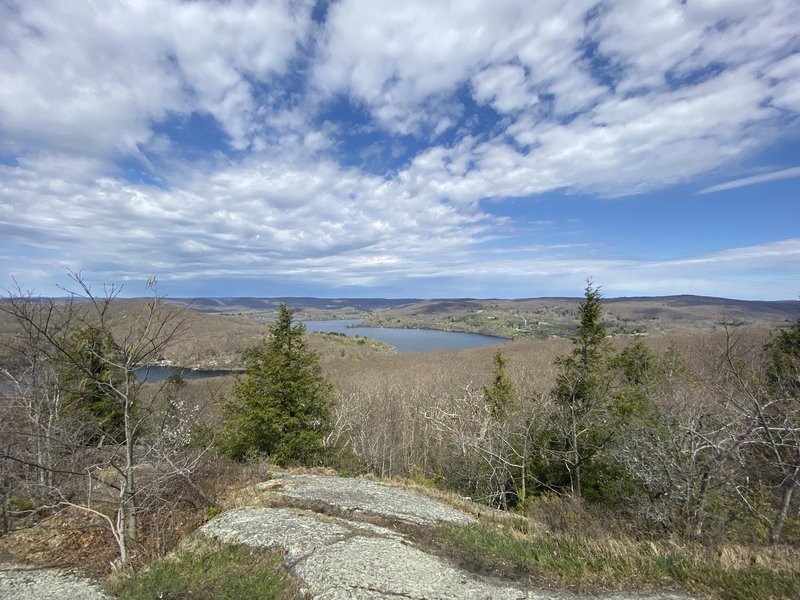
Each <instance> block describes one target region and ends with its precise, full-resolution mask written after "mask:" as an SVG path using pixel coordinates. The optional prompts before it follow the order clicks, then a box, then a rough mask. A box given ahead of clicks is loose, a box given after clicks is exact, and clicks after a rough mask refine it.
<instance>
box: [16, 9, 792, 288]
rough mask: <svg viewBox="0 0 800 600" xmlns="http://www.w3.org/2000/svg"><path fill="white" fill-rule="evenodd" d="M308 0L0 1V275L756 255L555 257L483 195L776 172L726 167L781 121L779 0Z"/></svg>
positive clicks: (491, 266)
mask: <svg viewBox="0 0 800 600" xmlns="http://www.w3.org/2000/svg"><path fill="white" fill-rule="evenodd" d="M315 9H319V7H318V6H316V3H315V2H313V1H312V0H279V1H270V2H267V1H255V2H253V1H245V0H231V1H229V2H224V3H221V2H212V1H198V2H177V1H174V2H161V1H157V0H138V1H136V2H133V1H129V0H115V1H113V2H104V3H80V4H74V3H69V4H68V3H64V2H57V1H55V0H45V1H42V2H36V3H28V2H3V3H0V75H1V76H2V81H3V85H2V86H0V210H2V214H0V231H2V238H1V241H0V256H3V260H4V264H7V265H9V268H8V269H9V273H11V272H14V273H20V274H24V273H29V274H31V276H32V277H34V278H36V279H41V280H42V281H44V280H46V279H47V277H48V276H53V275H54V274H55V273H57V272H58V271H59V270H63V268H64V267H65V265H68V266H70V267H73V268H83V269H89V270H92V271H94V272H97V273H102V274H103V276H107V277H108V278H109V279H114V278H116V277H118V276H119V277H140V276H146V275H148V274H151V273H153V272H158V273H160V274H162V278H164V279H169V278H172V279H174V280H178V279H193V278H195V279H200V278H209V277H234V276H236V277H243V278H258V277H264V276H267V275H268V276H270V277H278V278H280V277H286V278H296V279H304V280H307V281H309V282H311V283H314V284H318V285H322V286H325V285H327V286H342V285H352V286H365V287H370V286H374V287H376V288H381V289H386V287H385V286H387V285H389V282H394V283H392V285H395V286H400V287H402V285H403V283H402V282H404V281H410V282H417V283H418V282H419V281H420V280H425V281H426V283H425V287H424V288H418V289H427V290H434V287H435V285H434V283H431V282H435V281H436V280H437V279H439V280H442V278H444V276H445V274H446V276H447V279H448V281H450V280H453V281H454V279H453V278H458V281H459V284H458V285H472V284H474V285H475V286H476V291H474V292H473V293H476V294H477V293H479V291H478V290H477V286H485V287H484V289H488V290H491V289H501V288H502V289H509V290H511V287H508V286H507V285H506V284H503V283H502V281H503V280H504V278H506V277H507V278H510V279H511V278H515V279H516V280H517V281H519V280H520V279H522V278H526V279H527V281H528V282H529V283H530V285H531V287H532V288H534V289H535V288H536V286H537V285H540V284H541V285H544V283H543V282H544V281H546V280H549V281H551V282H554V283H553V284H552V285H561V284H562V283H563V284H566V282H568V281H569V282H570V285H571V287H573V286H572V281H573V279H574V277H576V276H580V277H583V276H584V275H585V273H586V271H587V268H588V269H589V270H594V272H595V273H597V276H598V279H600V278H601V275H600V274H601V273H602V274H603V275H604V276H606V277H607V278H608V280H609V282H610V284H605V282H604V284H605V285H606V287H607V288H609V289H610V288H612V287H613V286H614V285H616V283H613V284H611V282H619V285H618V289H620V290H633V289H635V287H636V285H637V283H636V282H637V281H639V282H650V283H652V282H653V281H662V282H671V283H670V285H672V284H674V285H676V286H678V287H680V286H681V285H684V284H685V285H686V286H691V289H693V290H696V291H703V290H706V289H712V288H714V286H721V287H718V288H717V289H720V290H731V291H735V290H734V287H735V285H734V280H735V278H736V273H740V274H741V277H742V281H746V280H748V278H754V277H755V270H754V269H755V268H754V267H751V266H748V265H750V263H748V262H747V261H745V259H744V258H741V259H740V258H737V259H735V260H733V259H732V260H728V261H727V262H725V264H726V265H734V266H733V267H731V269H733V270H731V271H730V272H729V277H730V281H727V280H726V281H724V282H723V281H720V280H719V278H718V277H717V273H718V272H717V271H716V269H717V266H714V267H710V266H709V265H711V262H709V261H708V260H706V258H708V257H716V258H715V260H717V259H719V260H720V261H721V260H722V259H721V257H725V256H735V257H741V256H742V254H741V253H738V252H739V251H737V250H730V248H720V249H719V252H718V253H716V254H714V253H712V254H708V255H704V257H705V258H703V257H695V259H697V262H696V263H693V262H680V263H679V262H669V261H667V262H666V263H663V264H662V263H659V264H655V263H652V264H651V263H638V262H635V261H634V262H626V261H624V260H619V259H615V260H613V261H611V260H605V261H604V260H602V259H599V258H597V257H596V256H595V255H594V254H591V253H589V252H588V250H587V252H586V253H583V252H582V251H578V250H575V249H576V248H577V249H579V248H585V246H583V245H581V244H580V243H578V244H573V245H571V246H570V247H571V248H572V249H573V250H570V251H569V252H567V253H566V254H564V246H563V244H559V243H557V242H555V241H553V240H552V239H548V240H547V241H546V242H544V241H541V242H540V243H536V240H535V239H533V240H531V239H526V240H524V242H522V244H521V245H520V246H517V245H516V242H515V241H513V240H512V238H514V236H515V235H516V234H515V233H513V232H514V231H518V230H519V224H518V223H517V222H516V218H517V215H514V214H508V215H504V214H503V210H502V209H501V208H500V207H501V205H502V203H503V202H505V201H507V200H508V199H513V198H524V199H526V201H527V202H528V203H529V204H530V206H532V207H535V206H536V203H537V202H538V201H539V200H538V198H539V197H541V196H542V195H545V194H548V193H551V192H554V191H561V192H564V193H567V194H570V193H580V194H591V195H595V196H601V197H624V196H635V195H639V194H644V193H647V192H651V191H658V190H663V189H665V188H669V187H670V186H673V185H674V184H677V183H689V182H692V181H693V180H694V179H695V178H698V177H699V176H703V175H706V174H708V173H711V172H713V173H715V175H719V174H723V176H728V177H729V179H731V181H729V182H728V183H723V184H720V185H717V186H712V187H710V188H706V189H705V190H703V192H704V193H708V192H712V191H721V190H724V189H732V188H733V187H739V186H744V185H756V184H758V183H762V182H765V181H772V180H775V179H778V178H784V179H785V178H789V177H795V176H796V173H795V171H796V168H793V169H786V170H783V171H779V172H772V173H768V174H758V175H755V176H751V177H744V178H742V177H740V176H738V173H739V172H737V171H735V170H733V169H735V168H736V166H737V165H739V164H742V163H743V162H744V161H746V160H747V159H750V158H752V157H755V156H758V153H759V152H760V151H762V150H764V149H766V148H769V147H771V146H773V145H774V144H776V143H778V142H780V141H782V140H784V141H785V140H791V139H793V138H796V136H797V131H796V122H797V117H798V113H800V96H798V89H800V85H798V82H800V58H799V57H800V54H798V52H797V48H798V41H799V37H798V34H797V31H798V25H800V7H798V6H797V4H796V2H792V1H791V0H771V1H769V2H764V1H763V0H733V1H731V2H718V1H715V0H693V1H692V2H687V3H680V2H674V1H671V0H663V1H662V0H659V1H654V2H644V3H630V2H612V1H609V2H602V3H597V2H596V1H595V0H585V1H584V0H579V1H576V2H569V3H567V4H566V5H565V4H564V3H563V2H560V1H556V0H545V1H542V2H536V3H532V2H523V1H519V0H496V1H494V2H470V3H463V2H455V1H443V2H434V3H432V2H428V1H425V0H409V1H407V2H400V3H398V2H376V1H374V0H341V1H340V2H336V3H331V4H330V5H329V6H328V7H327V12H326V13H325V15H324V17H321V16H320V14H318V13H317V12H315ZM387 148H388V149H389V150H387ZM749 172H750V173H752V172H753V171H752V170H750V171H749ZM725 174H730V175H725ZM487 199H488V200H493V201H494V204H493V205H492V206H490V207H489V208H486V206H487V205H486V204H485V203H482V202H483V201H486V200H487ZM530 210H531V211H532V212H531V215H532V218H533V219H535V214H534V213H535V208H531V209H530ZM531 235H536V234H531ZM491 244H494V245H493V246H492V245H491ZM770 244H775V247H776V248H778V247H780V248H783V247H784V246H782V245H781V244H788V245H789V246H791V245H792V244H795V245H796V240H789V241H780V240H771V241H770V240H766V241H765V245H764V246H763V247H764V248H772V247H773V246H772V245H770ZM728 245H729V246H731V247H732V248H736V247H738V246H739V245H740V244H737V243H735V241H731V242H730V243H729V244H728ZM490 247H491V248H494V249H495V250H497V252H494V251H492V252H490V251H489V250H488V248H490ZM791 247H794V246H791ZM559 248H560V249H559ZM759 248H760V247H759ZM532 249H535V251H534V250H532ZM557 249H558V250H557ZM595 250H596V251H599V250H598V249H597V248H595ZM728 250H730V252H732V254H726V252H728ZM517 255H519V256H517ZM789 255H791V253H790V254H789ZM783 256H785V255H783V254H782V255H780V256H779V255H777V254H769V253H766V252H765V253H764V254H763V256H762V257H761V258H760V259H759V260H760V261H761V262H758V268H765V269H766V268H768V267H769V268H772V269H776V271H775V272H777V273H784V275H785V273H786V268H787V267H785V261H784V258H782V257H783ZM792 256H793V255H792ZM701 258H702V260H701ZM676 261H677V259H676ZM753 264H755V263H753ZM678 268H680V269H689V270H692V273H690V274H689V275H683V276H679V275H678V273H677V271H676V270H677V269H678ZM726 268H727V267H726ZM736 269H740V271H736ZM620 270H622V271H624V272H625V273H627V274H631V273H633V274H635V275H636V277H627V276H626V277H624V278H623V277H620V276H618V275H616V273H617V272H619V271H620ZM711 273H714V275H712V274H711ZM781 277H783V275H781ZM548 278H550V279H548ZM680 282H683V283H680ZM417 283H415V284H414V285H417ZM409 285H411V284H409ZM453 285H455V284H453ZM653 285H656V284H653ZM658 285H661V284H658ZM658 285H656V287H658ZM666 285H667V284H664V286H666ZM742 285H745V284H744V283H743V284H742ZM775 285H776V286H777V287H775V288H774V289H776V290H784V289H788V287H787V286H788V284H786V285H783V284H778V283H776V284H775ZM381 286H383V287H381ZM503 286H506V287H505V288H504V287H503ZM726 286H728V287H726ZM662 287H663V286H662ZM514 289H516V290H519V289H520V288H519V285H517V286H516V287H514ZM576 289H580V282H578V287H577V288H576ZM683 289H686V288H681V289H677V288H676V289H673V290H671V291H681V290H683ZM754 289H755V288H754ZM762 289H763V286H762ZM653 291H654V292H662V291H665V292H666V291H670V290H662V289H660V288H659V289H655V288H653ZM437 293H439V294H444V293H446V292H445V291H444V288H442V291H440V292H437ZM464 293H467V292H466V291H465V292H464ZM509 293H511V292H509ZM776 293H778V292H777V291H776ZM780 293H783V292H780ZM513 294H516V295H518V294H519V292H514V293H513ZM513 294H512V295H513ZM401 295H402V294H401ZM406 295H408V294H406ZM733 295H736V294H733ZM785 295H788V296H793V295H796V292H794V293H788V294H785Z"/></svg>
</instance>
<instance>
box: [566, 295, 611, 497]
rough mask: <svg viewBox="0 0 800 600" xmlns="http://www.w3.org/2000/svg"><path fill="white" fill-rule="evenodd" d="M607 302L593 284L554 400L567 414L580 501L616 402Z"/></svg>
mask: <svg viewBox="0 0 800 600" xmlns="http://www.w3.org/2000/svg"><path fill="white" fill-rule="evenodd" d="M601 299H602V296H601V294H600V289H599V288H598V287H595V286H594V284H593V283H592V281H591V280H589V281H587V282H586V289H585V300H584V301H583V302H582V303H581V304H580V306H579V307H578V316H579V322H578V328H577V330H576V331H575V334H574V335H573V337H572V342H573V346H574V348H573V350H572V353H571V354H569V355H568V356H566V357H559V358H558V359H557V360H556V365H557V366H559V367H560V373H559V375H558V378H557V380H556V386H555V389H554V390H553V397H554V399H555V401H556V402H557V404H558V405H559V406H561V408H562V410H563V412H564V414H565V424H566V430H567V431H566V433H567V435H566V449H567V450H566V455H565V459H564V463H565V464H566V465H567V467H568V469H569V471H570V473H569V475H570V480H571V485H572V492H573V494H574V495H575V497H578V498H580V496H581V486H582V474H583V470H584V467H585V466H586V464H587V463H588V462H589V461H590V460H591V459H592V457H593V456H594V455H595V454H596V453H597V452H598V451H599V449H600V447H601V446H602V445H603V443H604V441H605V440H606V439H607V436H608V435H609V432H608V425H609V423H608V419H607V410H608V408H609V405H610V402H611V400H612V396H611V390H610V389H609V388H610V383H611V381H610V377H609V373H608V371H609V367H610V360H611V357H612V355H613V349H612V348H611V344H610V343H609V341H608V337H607V334H606V328H605V325H604V324H603V308H602V303H601Z"/></svg>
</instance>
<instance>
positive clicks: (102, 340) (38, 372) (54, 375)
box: [0, 273, 186, 565]
mask: <svg viewBox="0 0 800 600" xmlns="http://www.w3.org/2000/svg"><path fill="white" fill-rule="evenodd" d="M70 278H71V280H72V282H73V284H74V285H75V286H77V290H75V291H70V290H65V291H66V292H67V294H68V296H67V298H66V299H64V300H56V299H52V298H37V297H34V296H33V295H32V294H31V293H29V292H23V291H22V289H21V288H19V287H17V289H16V290H15V291H12V292H10V293H9V294H8V295H7V297H6V298H4V301H3V302H2V303H0V312H3V313H5V314H7V315H9V316H10V317H11V318H12V319H13V320H14V321H15V322H16V323H17V327H18V329H19V331H20V335H19V336H18V339H19V345H18V348H17V349H16V353H17V355H18V356H21V357H22V360H21V361H20V362H21V363H22V365H23V366H25V367H27V370H26V371H25V370H23V371H21V372H20V374H19V375H18V376H16V377H15V381H16V382H17V386H16V387H17V388H18V390H19V391H18V397H19V398H21V399H22V400H23V402H22V403H21V404H22V406H21V408H22V412H27V413H28V414H27V415H24V416H25V417H27V419H28V421H29V422H31V423H32V424H33V425H34V427H31V429H30V431H31V432H32V433H33V434H35V435H36V440H37V441H36V445H37V453H36V455H35V457H33V458H32V457H30V456H29V455H28V454H26V453H24V452H23V453H21V452H19V451H17V447H11V446H9V449H8V450H5V449H4V450H3V455H2V458H3V459H5V460H8V461H12V462H15V463H18V464H22V465H24V466H25V467H27V468H31V469H34V470H35V471H38V472H39V473H42V474H44V475H45V477H43V478H40V480H39V485H40V487H41V488H42V490H43V493H44V495H45V497H46V499H47V500H48V505H47V508H51V509H57V508H63V507H73V508H77V509H79V510H83V511H85V512H88V513H91V514H93V515H95V516H97V517H99V518H101V519H103V520H104V522H105V523H106V526H107V528H108V530H109V531H110V532H111V533H112V535H113V536H114V539H115V541H116V543H117V546H118V549H119V563H120V564H121V565H125V564H126V563H127V562H128V559H129V549H130V544H131V542H133V541H135V540H136V538H137V529H138V525H137V523H138V519H139V513H140V510H139V508H138V507H139V505H140V504H141V500H142V498H143V493H142V492H143V490H142V489H141V487H139V486H138V485H137V479H136V473H137V470H138V469H139V467H141V466H142V465H141V464H140V463H141V460H142V459H141V452H138V453H137V450H138V449H137V447H136V443H137V440H138V438H139V434H140V433H141V432H142V429H143V425H144V423H145V422H146V421H147V419H148V418H149V413H150V412H151V411H149V410H148V409H149V408H152V406H153V403H154V402H155V401H156V400H157V399H158V396H159V394H158V393H153V394H149V395H148V397H147V402H148V403H149V406H147V407H145V406H139V405H140V403H141V401H143V400H144V399H145V398H144V396H143V394H142V391H143V385H144V382H143V381H141V380H140V379H139V377H138V375H137V370H138V369H140V368H142V367H145V366H147V365H149V364H152V363H154V362H155V361H156V360H157V359H158V358H159V357H160V356H162V354H163V352H164V350H165V349H166V348H167V347H168V346H169V345H170V344H171V343H172V342H173V341H174V340H175V338H176V337H177V336H179V335H180V334H182V333H183V332H184V331H185V326H186V319H185V316H184V314H185V313H184V309H182V308H178V307H174V306H169V305H167V304H166V303H165V302H164V300H163V298H162V297H161V296H159V294H158V290H157V281H156V279H155V278H150V279H149V280H148V288H149V289H150V290H151V291H152V292H153V296H152V298H150V299H149V300H147V301H145V302H144V303H141V304H137V310H135V312H133V313H132V314H126V315H124V316H123V318H122V319H120V320H116V319H115V318H114V313H115V307H116V306H118V302H119V301H118V300H117V297H118V295H119V294H120V291H121V288H119V287H117V286H113V285H110V286H104V287H103V292H102V293H101V294H98V293H95V292H93V291H92V289H91V287H90V285H89V284H88V283H87V282H86V280H85V279H83V278H82V276H81V275H80V274H79V273H70ZM40 382H46V385H41V384H40ZM62 397H66V398H67V401H66V402H65V401H64V400H63V399H62ZM65 405H66V406H65ZM43 406H44V407H45V408H46V410H45V409H43V408H42V407H43ZM68 407H69V409H70V410H67V408H68ZM67 412H72V413H73V415H74V416H76V417H77V418H76V421H81V420H86V419H89V420H90V421H91V423H90V426H91V431H90V436H91V438H93V439H95V440H97V441H98V442H99V441H101V440H102V441H103V442H104V445H103V447H102V448H95V449H93V450H90V449H88V448H76V446H75V442H74V440H75V439H76V438H77V439H78V440H79V443H80V444H82V445H83V446H85V445H86V442H87V439H86V437H85V425H86V423H83V424H82V427H83V431H82V432H80V433H78V435H77V436H76V435H75V429H74V428H72V427H69V426H66V425H64V424H61V426H59V421H60V420H61V419H62V418H63V416H64V413H67ZM42 415H44V416H42ZM81 416H83V417H85V419H81ZM45 421H46V423H45ZM55 434H59V439H58V440H54V435H55ZM55 442H58V443H59V444H60V445H61V446H62V447H66V448H67V449H69V450H70V451H71V452H72V453H73V454H79V455H80V456H81V458H80V459H79V460H78V461H75V462H74V464H68V465H57V464H55V460H54V454H53V452H52V447H53V446H54V444H55ZM54 474H57V475H59V476H62V477H61V478H60V479H58V480H56V478H55V477H54ZM82 478H86V479H87V483H88V486H87V488H88V492H86V496H84V497H81V496H80V494H79V493H78V492H77V491H76V487H77V486H76V485H75V484H76V482H78V481H80V479H82ZM93 490H94V493H93ZM98 490H100V491H98ZM113 496H116V499H115V509H114V510H113V514H112V515H109V514H108V512H109V511H108V509H107V506H108V502H109V501H110V500H111V499H112V498H113Z"/></svg>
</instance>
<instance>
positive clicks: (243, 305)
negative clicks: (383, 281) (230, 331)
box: [169, 296, 420, 312]
mask: <svg viewBox="0 0 800 600" xmlns="http://www.w3.org/2000/svg"><path fill="white" fill-rule="evenodd" d="M169 301H170V302H175V303H178V304H184V305H186V306H189V307H191V308H192V309H193V310H196V311H199V312H247V311H270V310H275V309H277V308H278V305H279V304H281V303H282V302H285V303H286V304H287V305H289V306H290V307H292V308H293V309H295V310H298V311H307V310H322V311H373V310H378V309H381V308H393V307H397V306H403V305H406V304H411V303H414V302H420V300H419V299H418V298H401V299H388V298H311V297H291V296H286V297H278V298H250V297H230V298H169Z"/></svg>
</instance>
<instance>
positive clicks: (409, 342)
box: [304, 319, 509, 352]
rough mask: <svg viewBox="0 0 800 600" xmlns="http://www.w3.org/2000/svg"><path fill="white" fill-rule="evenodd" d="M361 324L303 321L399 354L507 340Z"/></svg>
mask: <svg viewBox="0 0 800 600" xmlns="http://www.w3.org/2000/svg"><path fill="white" fill-rule="evenodd" d="M361 323H362V321H360V320H357V319H340V320H332V321H304V324H305V326H306V329H307V330H308V331H316V332H333V333H344V334H346V335H349V336H357V335H360V336H363V337H368V338H372V339H374V340H379V341H381V342H385V343H387V344H389V345H390V346H393V347H394V348H395V350H397V351H398V352H431V351H432V350H468V349H469V348H478V347H480V346H489V345H492V344H505V343H506V342H508V341H509V340H507V339H506V338H500V337H495V336H491V335H482V334H480V333H464V332H461V331H440V330H438V329H396V328H393V327H359V325H360V324H361Z"/></svg>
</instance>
